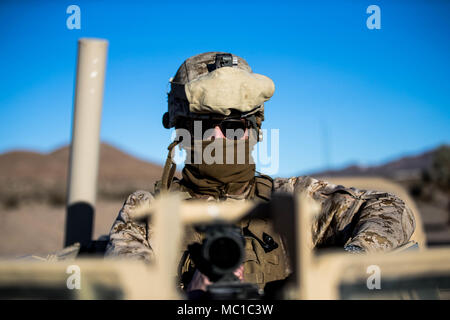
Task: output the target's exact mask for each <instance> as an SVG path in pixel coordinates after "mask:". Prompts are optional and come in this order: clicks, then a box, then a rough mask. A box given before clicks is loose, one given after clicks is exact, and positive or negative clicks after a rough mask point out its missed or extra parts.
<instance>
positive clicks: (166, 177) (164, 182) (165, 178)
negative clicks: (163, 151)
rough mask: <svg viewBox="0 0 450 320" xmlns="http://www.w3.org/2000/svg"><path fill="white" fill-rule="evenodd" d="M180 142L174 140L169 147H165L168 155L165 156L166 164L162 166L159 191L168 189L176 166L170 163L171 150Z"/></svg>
mask: <svg viewBox="0 0 450 320" xmlns="http://www.w3.org/2000/svg"><path fill="white" fill-rule="evenodd" d="M180 142H181V141H180V140H175V141H174V142H172V143H171V144H170V145H169V147H167V150H169V154H168V155H167V159H166V163H165V164H164V169H163V174H162V178H161V190H168V189H169V188H170V184H171V183H172V179H173V176H174V174H175V170H176V169H177V165H176V164H175V162H173V161H172V150H173V148H175V147H176V146H177V145H178V144H179V143H180Z"/></svg>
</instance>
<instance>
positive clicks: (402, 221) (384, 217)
mask: <svg viewBox="0 0 450 320" xmlns="http://www.w3.org/2000/svg"><path fill="white" fill-rule="evenodd" d="M274 188H275V191H276V192H277V191H278V192H279V191H284V192H301V191H306V192H307V194H308V195H309V196H310V197H311V198H312V199H314V200H315V201H317V202H318V203H319V204H320V212H319V214H318V215H317V216H316V217H315V219H314V221H313V225H312V242H313V246H314V247H316V248H322V247H331V246H343V247H345V249H346V250H348V251H350V252H358V251H367V252H374V251H389V250H392V249H395V248H397V247H399V246H401V245H403V244H405V243H407V242H408V241H409V238H410V237H411V235H412V233H413V232H414V229H415V221H414V216H413V213H412V211H411V210H410V209H409V208H408V207H407V206H406V205H405V203H404V202H403V201H402V200H401V199H400V198H398V197H397V196H395V195H393V194H391V193H385V192H377V191H366V190H358V189H355V188H346V187H343V186H338V185H334V184H331V183H329V182H326V181H321V180H317V179H313V178H310V177H294V178H289V179H275V181H274Z"/></svg>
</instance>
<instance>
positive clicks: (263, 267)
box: [106, 177, 415, 288]
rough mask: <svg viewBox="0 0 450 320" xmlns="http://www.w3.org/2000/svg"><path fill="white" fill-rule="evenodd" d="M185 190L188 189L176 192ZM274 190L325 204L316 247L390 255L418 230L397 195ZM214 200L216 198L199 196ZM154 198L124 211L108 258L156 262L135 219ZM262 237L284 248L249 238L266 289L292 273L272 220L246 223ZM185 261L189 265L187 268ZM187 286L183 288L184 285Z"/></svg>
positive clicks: (316, 187)
mask: <svg viewBox="0 0 450 320" xmlns="http://www.w3.org/2000/svg"><path fill="white" fill-rule="evenodd" d="M174 191H182V190H174ZM272 191H273V192H288V193H294V192H302V191H306V192H307V194H308V195H309V196H310V197H311V198H312V199H314V200H315V201H316V202H317V203H318V204H319V205H320V208H321V210H320V214H318V215H317V217H315V219H314V221H313V224H312V230H311V231H312V233H311V234H312V239H311V243H312V246H313V247H314V248H316V249H319V248H327V247H341V248H345V249H346V250H347V251H358V252H360V251H366V252H375V251H389V250H392V249H395V248H397V247H399V246H401V245H403V244H405V243H407V242H408V240H409V239H410V237H411V235H412V234H413V231H414V229H415V221H414V216H413V213H412V211H411V210H410V209H409V208H408V207H407V206H406V205H405V203H404V202H403V201H402V200H401V199H399V198H398V197H397V196H395V195H393V194H390V193H384V192H378V191H366V190H358V189H354V188H345V187H343V186H338V185H334V184H331V183H328V182H325V181H320V180H317V179H314V178H311V177H293V178H289V179H284V178H277V179H275V180H274V181H273V189H272ZM196 197H198V198H203V199H205V200H208V201H214V200H215V199H214V198H213V197H211V196H200V195H198V196H196ZM248 197H249V192H248V190H247V191H245V192H244V193H242V194H241V195H238V196H236V195H228V196H226V197H225V199H224V200H225V201H245V199H246V198H248ZM152 200H153V195H152V194H151V193H149V192H147V191H136V192H134V193H133V194H131V195H130V196H129V197H128V198H127V200H126V202H125V204H124V206H123V207H122V209H121V210H120V212H119V216H118V217H117V220H116V221H115V222H114V225H113V227H112V229H111V232H110V242H109V244H108V247H107V252H106V255H107V256H120V257H130V258H136V259H143V260H145V261H151V260H152V259H153V258H154V256H153V251H152V236H151V235H152V230H151V227H150V226H149V225H147V223H146V222H139V221H135V220H134V219H132V216H133V209H134V208H135V207H137V206H139V205H140V203H142V202H144V201H152ZM241 226H242V227H243V228H245V227H247V228H248V229H249V230H250V231H252V233H253V234H254V235H256V237H258V238H260V239H261V238H262V235H263V232H265V233H268V234H269V235H273V238H274V239H275V241H276V242H277V243H280V244H281V245H280V246H279V248H277V249H276V250H273V251H272V252H269V253H267V252H264V251H263V250H262V248H261V246H260V245H258V242H257V241H255V239H251V238H248V237H246V246H245V248H246V259H245V262H244V278H245V279H246V280H247V281H248V282H253V283H256V284H258V285H259V286H260V287H261V288H263V287H264V285H265V284H266V283H267V282H270V281H275V280H281V279H284V278H286V277H287V276H288V275H289V273H290V267H289V265H288V262H287V261H285V260H287V259H285V257H286V251H285V247H284V245H283V240H282V238H281V237H280V236H279V235H274V233H273V230H272V228H271V225H270V223H267V222H266V221H242V222H241ZM186 234H189V235H188V236H186V239H185V242H184V243H185V244H186V245H187V244H189V243H192V242H199V241H201V237H200V236H199V235H198V234H196V233H195V232H194V233H188V232H187V233H186ZM186 261H187V260H186V259H185V260H184V261H183V259H181V264H180V268H181V269H180V273H183V272H187V270H188V269H189V267H190V266H189V265H188V264H189V263H190V262H186ZM183 263H184V265H183ZM181 286H182V287H183V285H181Z"/></svg>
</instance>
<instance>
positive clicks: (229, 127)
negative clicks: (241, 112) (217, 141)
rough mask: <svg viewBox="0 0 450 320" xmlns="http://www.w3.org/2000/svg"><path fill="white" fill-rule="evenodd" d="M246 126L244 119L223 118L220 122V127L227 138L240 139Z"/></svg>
mask: <svg viewBox="0 0 450 320" xmlns="http://www.w3.org/2000/svg"><path fill="white" fill-rule="evenodd" d="M246 128H247V124H246V121H245V120H225V121H223V122H222V123H221V124H220V129H221V130H222V132H223V133H224V134H225V135H226V136H227V139H236V140H239V139H242V137H243V136H244V133H245V129H246ZM229 136H230V137H229Z"/></svg>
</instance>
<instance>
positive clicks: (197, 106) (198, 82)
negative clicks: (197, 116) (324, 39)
mask: <svg viewBox="0 0 450 320" xmlns="http://www.w3.org/2000/svg"><path fill="white" fill-rule="evenodd" d="M274 91H275V85H274V83H273V81H272V80H271V79H270V78H268V77H266V76H263V75H260V74H257V73H252V72H248V71H247V70H244V69H241V68H233V67H222V68H218V69H216V70H214V71H212V72H209V73H207V74H204V75H202V76H200V77H198V78H197V79H194V80H192V81H190V82H188V83H186V85H185V93H186V97H187V100H188V101H189V111H190V112H193V113H215V114H223V115H224V116H228V115H230V113H231V109H234V110H237V111H240V112H242V113H247V112H250V111H252V110H254V109H255V108H256V107H258V106H263V104H264V102H266V101H267V100H269V99H270V98H271V97H272V95H273V93H274Z"/></svg>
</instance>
